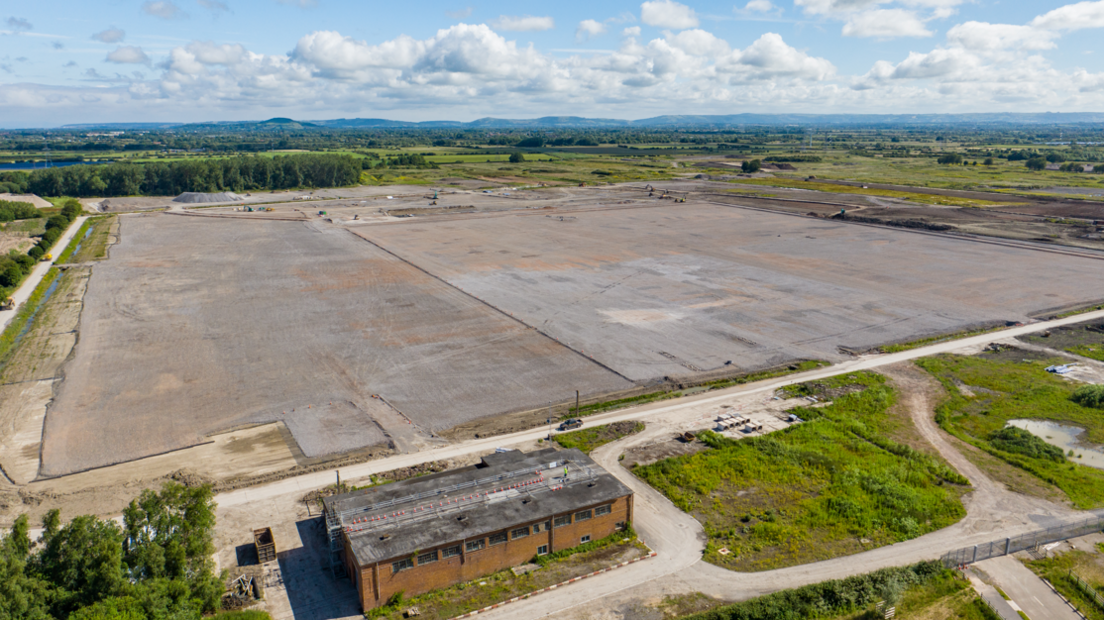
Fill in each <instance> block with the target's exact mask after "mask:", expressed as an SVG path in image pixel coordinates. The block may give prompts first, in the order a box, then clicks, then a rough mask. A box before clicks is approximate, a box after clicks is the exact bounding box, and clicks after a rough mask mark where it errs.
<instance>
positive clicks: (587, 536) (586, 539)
mask: <svg viewBox="0 0 1104 620" xmlns="http://www.w3.org/2000/svg"><path fill="white" fill-rule="evenodd" d="M588 542H590V534H587V535H586V536H583V537H582V538H580V539H579V543H580V544H582V543H588ZM418 563H419V564H421V561H419V562H418Z"/></svg>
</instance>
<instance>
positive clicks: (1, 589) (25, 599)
mask: <svg viewBox="0 0 1104 620" xmlns="http://www.w3.org/2000/svg"><path fill="white" fill-rule="evenodd" d="M30 550H31V538H30V536H29V535H28V527H27V515H20V516H19V518H18V519H16V520H15V523H14V524H13V525H12V528H11V531H10V532H9V534H8V536H7V538H5V539H4V540H3V542H2V543H0V619H3V620H9V619H10V620H16V619H18V620H51V618H50V613H49V609H50V603H51V601H52V600H53V598H54V594H53V592H52V591H51V589H50V587H49V584H47V583H46V582H44V581H42V580H41V579H38V578H36V577H34V576H33V575H28V574H27V571H26V569H27V556H28V554H29V553H30Z"/></svg>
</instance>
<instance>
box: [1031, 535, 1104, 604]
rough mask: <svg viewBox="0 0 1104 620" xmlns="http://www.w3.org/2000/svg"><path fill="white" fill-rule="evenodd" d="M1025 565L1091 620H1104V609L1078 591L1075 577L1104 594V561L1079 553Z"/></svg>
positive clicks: (1084, 593)
mask: <svg viewBox="0 0 1104 620" xmlns="http://www.w3.org/2000/svg"><path fill="white" fill-rule="evenodd" d="M1024 564H1025V565H1026V566H1027V567H1028V568H1030V569H1031V570H1032V572H1034V573H1035V574H1036V575H1038V576H1040V577H1042V578H1044V579H1046V580H1047V581H1049V582H1050V583H1051V584H1052V585H1053V586H1054V588H1055V589H1056V590H1058V591H1059V592H1061V593H1062V596H1064V597H1066V598H1067V599H1069V600H1070V602H1072V603H1073V604H1074V605H1075V606H1077V609H1079V610H1081V613H1083V614H1085V616H1086V617H1087V618H1089V620H1104V607H1101V606H1099V605H1097V603H1096V602H1095V601H1093V600H1092V599H1091V598H1089V596H1088V594H1087V593H1086V592H1085V591H1084V590H1082V589H1081V588H1080V587H1078V585H1077V583H1076V580H1075V579H1074V578H1073V575H1072V574H1071V572H1072V573H1073V574H1076V575H1077V576H1078V577H1080V578H1081V579H1083V580H1084V581H1085V582H1087V583H1088V584H1089V586H1090V587H1092V588H1094V589H1095V590H1096V591H1097V592H1100V593H1104V558H1101V557H1100V556H1099V555H1097V554H1094V553H1087V552H1085V551H1080V550H1077V549H1074V550H1071V551H1066V552H1063V553H1060V554H1058V555H1056V556H1054V557H1050V558H1044V559H1042V560H1031V561H1028V562H1024Z"/></svg>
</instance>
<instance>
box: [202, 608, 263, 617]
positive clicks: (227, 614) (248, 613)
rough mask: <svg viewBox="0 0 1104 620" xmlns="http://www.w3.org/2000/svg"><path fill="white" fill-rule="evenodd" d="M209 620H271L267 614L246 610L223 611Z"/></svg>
mask: <svg viewBox="0 0 1104 620" xmlns="http://www.w3.org/2000/svg"><path fill="white" fill-rule="evenodd" d="M210 620H272V616H270V615H268V612H265V611H257V610H256V609H246V610H244V611H223V612H219V613H217V614H215V615H214V616H211V619H210Z"/></svg>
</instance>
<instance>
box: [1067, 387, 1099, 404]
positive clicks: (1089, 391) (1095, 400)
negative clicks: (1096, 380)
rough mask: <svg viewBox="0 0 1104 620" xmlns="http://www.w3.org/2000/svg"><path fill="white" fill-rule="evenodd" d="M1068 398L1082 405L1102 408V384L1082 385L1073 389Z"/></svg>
mask: <svg viewBox="0 0 1104 620" xmlns="http://www.w3.org/2000/svg"><path fill="white" fill-rule="evenodd" d="M1070 399H1072V400H1073V402H1075V403H1077V404H1079V405H1081V406H1082V407H1095V408H1097V409H1104V385H1082V386H1081V387H1079V388H1077V389H1076V390H1074V391H1073V394H1072V395H1070Z"/></svg>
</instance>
